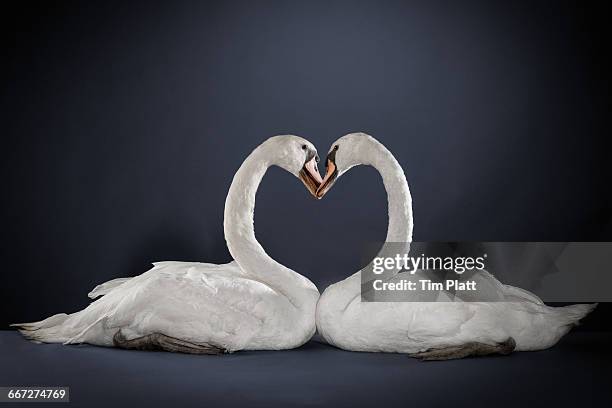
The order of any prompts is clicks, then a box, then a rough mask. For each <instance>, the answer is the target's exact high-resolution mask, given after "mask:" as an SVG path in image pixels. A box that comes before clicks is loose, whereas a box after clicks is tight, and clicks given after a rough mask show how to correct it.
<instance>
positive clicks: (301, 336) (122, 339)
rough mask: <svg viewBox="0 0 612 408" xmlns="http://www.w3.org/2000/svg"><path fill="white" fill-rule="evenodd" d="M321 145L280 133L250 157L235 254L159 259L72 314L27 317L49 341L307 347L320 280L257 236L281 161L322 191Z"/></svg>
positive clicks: (229, 214)
mask: <svg viewBox="0 0 612 408" xmlns="http://www.w3.org/2000/svg"><path fill="white" fill-rule="evenodd" d="M317 161H318V156H317V151H316V149H315V148H314V146H313V145H312V144H311V143H310V142H308V141H307V140H305V139H303V138H301V137H298V136H292V135H287V136H275V137H272V138H270V139H268V140H266V141H265V142H264V143H262V144H261V145H260V146H258V147H257V148H256V149H255V150H254V151H253V152H252V153H251V154H250V155H249V156H248V157H247V158H246V160H245V161H244V162H243V163H242V165H241V166H240V168H239V169H238V171H237V172H236V174H235V175H234V179H233V181H232V184H231V186H230V189H229V193H228V195H227V199H226V201H225V219H224V231H225V239H226V241H227V246H228V248H229V251H230V253H231V254H232V256H233V257H234V260H235V261H233V262H230V263H228V264H223V265H216V264H210V263H198V262H158V263H155V264H154V267H153V268H152V269H151V270H149V271H148V272H145V273H143V274H142V275H139V276H136V277H133V278H120V279H114V280H112V281H109V282H106V283H104V284H102V285H99V286H97V287H96V288H95V289H94V290H93V291H92V292H91V293H90V297H91V298H95V297H98V296H102V298H100V299H98V300H96V301H94V302H92V303H91V304H90V305H89V306H88V307H87V308H85V309H83V310H81V311H79V312H76V313H72V314H65V313H60V314H56V315H54V316H51V317H49V318H47V319H45V320H42V321H40V322H35V323H19V324H14V325H13V326H18V327H20V332H21V333H22V334H23V336H24V337H26V338H28V339H31V340H34V341H37V342H44V343H64V344H77V343H89V344H93V345H98V346H109V347H113V346H115V347H120V348H127V349H141V350H166V351H174V352H183V353H193V354H218V353H223V352H234V351H238V350H281V349H290V348H294V347H298V346H300V345H302V344H304V343H305V342H307V341H308V340H309V339H310V338H311V337H312V335H313V334H314V332H315V318H314V315H315V308H316V304H317V300H318V299H319V291H318V289H317V288H316V286H315V285H314V284H313V283H312V282H311V281H310V280H308V279H307V278H305V277H304V276H302V275H300V274H298V273H297V272H294V271H292V270H291V269H289V268H287V267H285V266H283V265H281V264H279V263H278V262H276V261H275V260H273V259H272V258H270V256H268V254H266V252H265V251H264V249H263V248H262V247H261V245H260V244H259V243H258V242H257V240H256V239H255V232H254V229H253V211H254V208H255V194H256V192H257V188H258V186H259V183H260V182H261V180H262V178H263V176H264V175H265V173H266V171H267V169H268V168H269V167H271V166H279V167H281V168H282V169H284V170H286V171H288V172H289V173H291V174H293V175H294V176H296V177H298V178H299V179H300V180H301V181H302V182H303V183H304V185H305V186H306V188H307V189H308V190H309V191H310V193H311V194H312V195H313V196H314V195H315V192H316V189H317V187H318V186H319V184H320V182H321V181H322V180H321V176H320V175H319V172H318V169H317Z"/></svg>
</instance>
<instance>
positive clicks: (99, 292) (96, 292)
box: [87, 278, 132, 299]
mask: <svg viewBox="0 0 612 408" xmlns="http://www.w3.org/2000/svg"><path fill="white" fill-rule="evenodd" d="M130 279H132V278H117V279H113V280H109V281H108V282H104V283H102V284H100V285H98V286H96V287H95V288H93V290H92V291H91V292H89V293H88V294H87V296H88V297H89V298H90V299H95V298H97V297H99V296H104V295H106V294H107V293H109V292H110V291H112V290H113V289H115V288H117V287H119V286H121V285H123V284H124V283H125V282H127V281H129V280H130Z"/></svg>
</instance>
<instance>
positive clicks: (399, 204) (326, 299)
mask: <svg viewBox="0 0 612 408" xmlns="http://www.w3.org/2000/svg"><path fill="white" fill-rule="evenodd" d="M360 164H365V165H370V166H373V167H374V168H376V170H378V172H379V173H380V174H381V176H382V180H383V183H384V186H385V189H386V191H387V198H388V205H389V227H388V232H387V237H386V241H387V242H409V241H411V239H412V227H413V223H412V199H411V196H410V191H409V189H408V183H407V182H406V177H405V176H404V172H403V170H402V168H401V166H400V165H399V163H398V162H397V160H396V159H395V158H394V157H393V155H392V154H391V152H389V150H387V149H386V148H385V147H384V146H383V145H382V144H381V143H379V142H378V141H377V140H376V139H374V138H373V137H371V136H368V135H366V134H363V133H355V134H349V135H346V136H344V137H342V138H340V139H338V140H337V141H336V142H335V143H334V144H333V145H332V148H331V150H330V152H329V155H328V157H327V164H326V165H327V172H326V175H325V178H324V179H323V183H322V184H321V186H320V187H319V191H318V192H317V196H318V197H319V198H320V197H322V196H323V195H324V194H325V193H326V192H327V191H328V190H329V188H330V187H331V186H332V184H333V183H334V182H335V180H336V179H337V178H338V177H340V176H341V175H342V174H343V173H344V172H346V171H347V170H348V169H350V168H351V167H353V166H357V165H360ZM401 275H402V274H399V275H396V278H397V279H400V278H401ZM486 277H487V278H488V279H490V280H491V282H492V283H494V284H495V285H498V287H499V288H500V291H501V292H502V293H503V295H504V299H508V300H511V301H507V302H489V303H483V302H480V303H476V302H464V303H458V302H393V303H391V302H387V303H383V302H380V303H379V302H361V296H360V290H361V271H359V272H357V273H355V274H354V275H352V276H350V277H348V278H347V279H345V280H343V281H341V282H338V283H335V284H333V285H331V286H329V287H328V288H327V289H326V290H325V291H324V292H323V294H322V295H321V298H320V299H319V302H318V304H317V314H316V319H317V329H318V331H319V333H320V334H321V335H322V336H323V337H324V338H325V340H327V342H328V343H330V344H332V345H335V346H337V347H340V348H343V349H346V350H354V351H371V352H396V353H407V354H411V355H413V356H415V357H417V358H422V359H430V360H436V359H449V358H459V357H466V356H468V355H483V354H491V353H500V354H507V353H509V352H511V351H513V349H516V350H540V349H545V348H548V347H551V346H553V345H554V344H555V343H556V342H557V341H558V340H559V339H560V338H561V337H562V336H563V335H564V334H566V333H567V332H568V331H569V330H570V328H571V327H572V326H573V325H575V324H576V323H577V322H578V321H579V320H580V319H581V318H582V317H584V316H585V315H586V314H587V313H588V312H589V311H591V310H592V309H593V308H594V307H595V305H573V306H567V307H561V308H553V307H548V306H546V305H544V303H543V302H542V301H541V300H540V299H539V298H538V297H537V296H535V295H533V294H531V293H529V292H527V291H524V290H522V289H519V288H514V287H512V286H508V285H502V284H501V283H499V282H498V281H497V280H496V279H495V278H493V277H492V276H491V275H489V274H487V276H486Z"/></svg>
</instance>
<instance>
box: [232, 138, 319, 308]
mask: <svg viewBox="0 0 612 408" xmlns="http://www.w3.org/2000/svg"><path fill="white" fill-rule="evenodd" d="M270 165H271V163H270V161H269V154H268V153H267V150H266V149H264V148H262V146H260V147H258V148H256V149H255V150H254V151H253V152H252V153H251V154H250V155H249V156H248V157H247V159H246V160H245V161H244V162H243V163H242V165H241V166H240V168H239V169H238V171H237V172H236V174H235V175H234V179H233V180H232V184H231V186H230V189H229V192H228V194H227V198H226V200H225V212H224V221H223V228H224V233H225V240H226V242H227V247H228V249H229V251H230V253H231V255H232V257H233V258H234V260H236V262H237V263H238V265H239V266H240V268H241V269H242V270H243V271H244V272H245V273H246V274H247V275H249V276H252V277H254V278H256V279H257V280H260V281H262V282H265V283H266V284H267V285H268V286H270V287H272V288H273V289H274V290H276V291H277V292H280V293H281V294H283V295H284V296H286V297H287V298H288V299H289V300H290V301H291V302H292V303H293V304H294V305H295V306H296V307H300V306H301V305H302V300H303V299H302V297H301V296H300V290H299V289H300V288H304V287H306V286H308V283H310V281H309V280H308V279H306V278H304V277H303V276H301V275H299V274H297V273H296V272H294V271H292V270H291V269H289V268H287V267H285V266H283V265H281V264H279V263H278V262H276V261H275V260H274V259H272V258H271V257H270V256H269V255H268V254H267V253H266V252H265V251H264V249H263V248H262V246H261V245H260V244H259V242H258V241H257V239H256V238H255V230H254V225H253V224H254V222H253V213H254V210H255V196H256V193H257V189H258V187H259V184H260V183H261V180H262V178H263V176H264V175H265V173H266V171H267V170H268V168H269V167H270ZM310 285H312V283H310Z"/></svg>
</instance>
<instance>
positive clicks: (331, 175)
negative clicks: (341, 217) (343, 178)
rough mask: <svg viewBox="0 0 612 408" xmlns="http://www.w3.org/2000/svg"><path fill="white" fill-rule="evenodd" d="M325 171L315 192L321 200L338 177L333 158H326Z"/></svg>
mask: <svg viewBox="0 0 612 408" xmlns="http://www.w3.org/2000/svg"><path fill="white" fill-rule="evenodd" d="M325 167H327V171H326V172H325V177H324V178H323V181H322V182H321V185H320V186H319V189H318V190H317V193H316V196H317V198H318V199H321V198H323V196H324V195H325V194H326V193H327V192H328V191H329V189H330V188H331V187H332V186H333V185H334V183H335V182H336V178H337V177H338V168H337V167H336V163H335V162H334V159H333V158H330V157H329V156H328V157H327V164H326V165H325Z"/></svg>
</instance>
